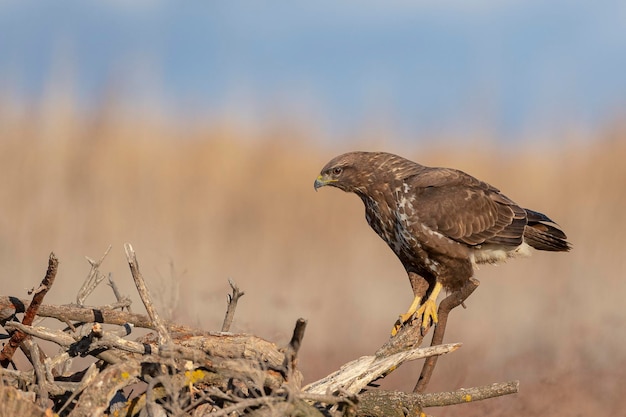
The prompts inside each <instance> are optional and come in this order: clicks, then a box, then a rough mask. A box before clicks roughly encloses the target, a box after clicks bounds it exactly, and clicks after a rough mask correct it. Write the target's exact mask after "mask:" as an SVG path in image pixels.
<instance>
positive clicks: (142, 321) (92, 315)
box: [0, 295, 194, 332]
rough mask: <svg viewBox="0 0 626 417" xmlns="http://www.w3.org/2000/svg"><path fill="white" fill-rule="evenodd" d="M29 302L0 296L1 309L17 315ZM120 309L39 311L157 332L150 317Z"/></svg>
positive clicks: (178, 328)
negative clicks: (128, 324)
mask: <svg viewBox="0 0 626 417" xmlns="http://www.w3.org/2000/svg"><path fill="white" fill-rule="evenodd" d="M29 302H30V301H29V300H27V299H23V298H17V297H10V296H5V295H0V309H2V310H4V311H7V312H9V311H12V312H13V314H15V313H23V312H24V311H25V306H26V305H28V304H29ZM114 307H118V305H117V304H112V305H110V306H98V307H89V306H83V307H81V306H76V305H73V304H66V305H46V304H42V305H41V306H40V307H39V310H38V311H37V315H38V316H39V317H50V318H54V319H57V320H60V321H62V322H64V323H66V322H69V321H77V322H81V323H103V324H113V325H118V326H122V325H124V324H125V323H131V324H132V325H133V326H135V327H140V328H143V329H152V330H156V329H155V327H154V325H153V323H152V320H151V319H150V317H148V316H146V315H145V314H136V313H130V312H125V311H118V310H114V309H112V308H114ZM166 327H167V329H168V330H169V331H170V332H193V331H194V329H193V328H191V327H188V326H183V325H180V324H176V323H167V322H166Z"/></svg>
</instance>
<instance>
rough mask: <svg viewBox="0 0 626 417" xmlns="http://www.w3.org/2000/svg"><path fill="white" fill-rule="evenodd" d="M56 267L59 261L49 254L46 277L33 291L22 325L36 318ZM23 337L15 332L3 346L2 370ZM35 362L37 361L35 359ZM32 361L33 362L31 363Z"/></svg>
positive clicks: (1, 356) (0, 357)
mask: <svg viewBox="0 0 626 417" xmlns="http://www.w3.org/2000/svg"><path fill="white" fill-rule="evenodd" d="M58 266H59V260H58V259H57V257H56V256H55V255H54V253H50V257H49V258H48V270H47V271H46V276H45V277H44V279H43V280H42V281H41V284H40V285H39V288H37V289H36V290H35V291H34V295H33V300H32V301H31V302H30V304H29V306H28V309H26V312H25V313H24V319H23V320H22V323H24V324H27V325H31V324H32V323H33V321H34V320H35V316H37V310H38V309H39V306H41V303H42V302H43V298H44V297H45V296H46V294H47V293H48V290H49V289H50V287H51V286H52V284H53V283H54V278H55V277H56V274H57V268H58ZM25 337H26V335H25V334H24V333H22V332H19V331H17V332H15V333H13V335H12V336H11V339H9V342H8V343H7V344H5V345H4V348H3V349H2V352H0V365H2V367H3V368H6V367H7V366H8V365H9V363H10V362H11V358H12V357H13V354H14V353H15V350H16V349H17V348H18V347H19V346H20V344H21V343H22V341H23V340H24V338H25ZM37 360H39V359H38V358H37ZM34 361H35V360H33V362H34Z"/></svg>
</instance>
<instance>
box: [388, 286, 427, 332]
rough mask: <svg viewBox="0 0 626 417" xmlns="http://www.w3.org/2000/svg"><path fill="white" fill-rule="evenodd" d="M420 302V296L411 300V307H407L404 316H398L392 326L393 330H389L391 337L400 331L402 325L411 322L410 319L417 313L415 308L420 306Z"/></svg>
mask: <svg viewBox="0 0 626 417" xmlns="http://www.w3.org/2000/svg"><path fill="white" fill-rule="evenodd" d="M421 301H422V296H421V295H416V296H415V298H413V302H412V303H411V306H410V307H409V309H408V311H407V312H406V313H404V314H400V317H398V320H396V323H395V324H394V325H393V329H391V335H392V336H395V335H396V334H397V333H398V331H400V329H401V328H402V326H403V325H404V323H407V322H408V321H410V320H411V318H412V317H413V314H415V312H416V311H417V307H418V306H419V305H420V302H421Z"/></svg>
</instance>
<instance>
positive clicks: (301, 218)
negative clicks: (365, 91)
mask: <svg viewBox="0 0 626 417" xmlns="http://www.w3.org/2000/svg"><path fill="white" fill-rule="evenodd" d="M114 110H115V109H112V110H111V109H106V108H105V109H103V110H102V111H101V112H99V113H98V115H97V117H95V118H89V119H87V118H79V117H78V116H76V115H75V113H73V112H71V111H64V110H63V107H62V106H60V108H54V107H50V108H44V109H39V110H35V111H32V112H28V114H22V113H16V112H12V111H11V108H10V106H0V125H1V126H2V128H1V131H2V138H1V139H0V181H1V182H0V262H1V265H2V268H1V272H0V282H1V283H2V291H1V292H2V293H3V294H10V295H17V296H26V289H27V288H30V287H32V286H33V285H35V284H36V283H39V281H40V280H41V278H42V277H43V274H44V272H45V269H46V264H47V257H48V254H49V252H50V251H54V252H55V253H56V254H57V256H58V257H59V259H60V261H61V263H60V268H59V274H58V276H57V281H56V283H55V287H54V288H53V289H52V291H51V292H50V293H49V294H48V296H47V300H46V301H47V302H48V303H68V302H71V301H73V300H74V298H75V295H76V291H77V289H78V287H79V285H80V284H81V283H82V280H83V279H84V277H85V275H86V274H87V272H88V270H89V265H88V263H87V262H86V260H85V258H84V257H85V256H89V257H91V258H99V257H100V256H101V255H102V253H104V251H105V250H106V248H107V247H108V246H109V245H112V247H113V248H112V251H111V253H110V254H109V256H108V258H107V260H106V261H105V263H104V264H103V267H102V270H103V271H110V272H112V273H113V276H114V278H115V279H116V280H117V282H118V283H119V285H120V287H121V288H122V289H124V290H127V293H132V294H134V291H132V283H131V281H132V280H131V278H130V275H129V273H128V270H127V265H126V261H125V257H124V255H123V248H122V244H123V243H124V242H131V243H132V244H133V246H134V247H135V250H136V251H137V254H138V257H139V261H140V263H141V266H142V269H143V273H144V276H145V277H146V279H147V280H148V282H149V283H150V285H151V289H152V292H153V293H154V294H155V297H156V298H157V300H158V303H159V307H160V309H161V311H162V312H163V313H164V314H165V315H167V316H168V317H169V318H171V319H174V320H177V321H180V322H183V323H188V324H193V325H199V326H201V327H203V328H205V329H215V330H217V329H219V327H220V325H221V320H222V318H223V314H224V311H225V300H226V294H227V293H228V291H229V287H228V281H227V280H228V278H232V279H233V280H234V281H235V282H237V284H238V285H239V286H240V287H241V288H242V289H243V290H244V291H245V292H246V295H245V297H244V298H243V299H242V300H241V301H240V305H239V308H238V311H237V315H236V318H235V323H234V330H235V331H240V332H250V333H256V334H258V335H259V336H262V337H265V338H267V339H270V340H272V341H275V342H277V343H286V342H287V341H288V338H289V337H290V335H291V331H292V329H293V325H294V323H295V321H296V319H297V318H298V317H304V318H306V319H308V321H309V324H308V328H307V333H306V335H305V338H304V345H303V347H302V350H301V354H300V367H301V369H302V371H303V373H304V376H305V380H306V381H307V382H310V381H312V380H315V379H317V378H319V377H322V376H324V375H326V374H328V373H330V372H331V371H333V370H334V369H336V368H337V367H338V366H339V365H340V364H342V363H344V362H346V361H348V360H350V359H354V358H356V357H358V356H361V355H366V354H371V353H372V352H373V351H374V350H375V349H376V348H377V347H378V346H379V345H381V344H382V343H383V342H384V341H385V340H386V338H387V337H388V335H389V330H390V329H391V326H392V324H393V322H394V320H395V319H396V317H397V314H399V313H400V312H403V311H404V310H405V309H406V307H407V306H408V304H409V303H410V301H411V298H412V297H411V290H410V286H409V283H408V280H407V278H406V275H405V273H404V270H403V269H402V267H401V265H400V263H399V262H398V261H397V260H396V259H395V257H394V255H393V254H392V253H391V251H389V250H388V249H387V247H386V246H385V244H384V243H383V242H382V241H381V240H380V239H379V238H378V237H377V236H376V235H375V233H374V232H373V231H371V230H370V229H369V227H368V226H367V224H366V222H365V220H364V216H363V207H362V203H361V202H360V201H359V200H358V199H357V198H356V197H355V196H353V195H348V194H344V193H341V192H340V191H338V190H334V189H322V190H320V192H318V193H315V192H314V190H313V180H314V179H315V177H316V175H317V173H318V172H319V169H320V168H321V167H322V166H323V165H324V164H325V163H326V162H327V161H328V160H329V159H330V158H331V157H332V156H334V155H336V154H338V153H340V152H343V151H347V150H350V149H354V148H361V149H366V148H367V149H372V150H374V149H376V150H387V151H391V152H395V153H399V154H402V155H404V156H407V157H409V158H411V159H413V160H416V161H419V162H421V163H423V164H425V165H438V166H451V167H455V168H459V169H462V170H464V171H466V172H468V173H471V174H473V175H475V176H477V177H479V178H481V179H484V180H485V181H487V182H490V183H491V184H493V185H495V186H496V187H498V188H500V189H502V190H504V191H505V193H506V194H507V195H508V196H509V197H511V198H512V199H514V200H515V201H517V202H519V203H520V204H522V205H524V206H526V207H528V208H532V209H535V210H538V211H542V212H544V213H546V214H548V215H549V216H550V217H552V218H553V219H554V220H556V221H557V222H558V223H559V224H560V225H561V226H562V227H563V229H564V230H565V231H566V232H567V233H568V235H569V237H570V240H571V242H572V243H573V246H574V249H573V251H572V252H571V253H567V254H563V253H557V254H553V253H535V255H534V256H533V257H531V258H529V259H522V260H515V261H511V262H509V263H507V264H505V265H501V266H498V267H492V266H485V267H484V268H482V269H481V270H480V271H478V273H477V278H478V279H479V280H480V281H481V286H480V288H479V289H478V290H477V291H476V292H475V293H474V294H473V295H472V297H470V298H469V300H468V301H467V302H466V304H467V309H465V310H463V309H459V310H455V311H454V312H453V313H452V315H451V317H450V322H449V325H448V331H447V334H446V340H447V341H449V342H462V343H463V348H462V349H461V350H459V351H458V352H455V353H453V354H451V355H449V356H447V357H444V358H442V359H441V360H440V361H439V364H438V368H437V369H436V371H435V374H434V377H433V381H432V383H431V385H430V387H429V390H430V391H433V390H453V389H456V388H459V387H468V386H475V385H483V384H489V383H492V382H500V381H507V380H513V379H519V380H520V383H521V390H520V393H519V394H517V395H514V396H508V397H506V398H500V399H493V400H489V401H486V402H483V403H474V404H467V405H462V406H456V407H451V408H447V409H441V410H431V411H430V412H431V413H432V414H435V415H437V416H442V417H443V416H452V415H464V416H487V415H489V416H496V415H497V416H500V415H506V416H522V415H524V416H527V415H548V416H575V415H581V416H582V415H607V416H608V415H612V416H616V415H626V412H625V411H624V409H625V408H626V407H624V404H623V398H624V397H625V396H626V385H625V384H624V380H625V379H626V348H625V347H624V346H626V308H625V307H624V304H623V300H624V297H625V296H626V251H625V249H626V245H624V243H623V234H624V232H626V217H625V212H626V163H624V159H625V157H626V129H619V128H615V129H607V130H606V131H604V132H598V133H597V134H596V136H595V137H593V138H586V140H575V139H563V140H562V141H561V142H559V145H556V144H554V143H550V144H548V145H543V144H542V143H541V141H539V140H537V141H534V142H533V141H529V142H528V143H527V144H525V145H520V144H517V145H516V144H512V145H511V146H510V147H506V146H502V145H500V146H497V145H495V144H494V142H493V141H489V140H487V139H489V138H487V139H485V140H475V141H473V142H472V143H471V144H464V145H458V142H453V143H456V144H457V145H454V146H453V145H451V146H450V147H443V146H434V145H432V146H430V145H428V143H429V141H428V140H422V141H420V142H419V143H418V144H407V143H399V142H397V141H393V140H392V139H389V138H387V139H386V140H371V138H370V139H369V140H368V141H367V142H365V141H363V142H359V141H358V139H353V140H352V142H347V141H346V142H344V143H340V144H338V145H336V146H333V145H329V144H328V143H325V144H324V145H319V144H316V139H315V134H314V132H315V130H314V129H311V130H308V129H307V128H306V127H293V126H291V125H290V124H289V123H285V124H284V125H281V124H280V123H277V124H276V125H275V126H270V127H266V128H263V129H261V130H260V131H256V132H254V133H253V134H251V133H250V132H249V131H246V130H243V129H238V128H237V126H236V124H235V123H228V122H223V123H210V124H209V123H202V122H195V123H186V124H183V123H178V124H177V123H174V122H172V121H163V120H159V119H157V118H141V117H138V118H134V119H131V118H130V117H123V116H121V115H120V114H119V113H118V112H115V111H114ZM438 143H442V142H441V141H438ZM111 299H112V297H111V295H110V294H109V290H108V289H107V288H106V286H103V287H102V288H99V289H98V290H97V291H96V293H95V294H94V295H93V296H92V298H91V299H89V300H88V302H90V303H92V304H98V303H103V302H109V301H111ZM138 304H139V300H138V298H136V297H135V305H136V309H139V306H138ZM419 366H420V364H415V365H412V366H408V367H403V368H401V369H400V370H398V371H397V372H396V374H393V375H391V376H390V377H389V378H388V379H387V380H385V381H384V382H383V388H394V389H402V390H407V391H408V390H411V389H412V387H413V385H414V382H415V379H416V377H417V374H418V373H419V369H420V368H419Z"/></svg>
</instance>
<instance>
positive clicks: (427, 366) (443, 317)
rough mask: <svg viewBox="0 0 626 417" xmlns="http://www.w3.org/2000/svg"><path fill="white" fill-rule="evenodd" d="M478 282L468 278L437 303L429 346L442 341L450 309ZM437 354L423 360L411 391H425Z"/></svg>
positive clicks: (463, 299)
mask: <svg viewBox="0 0 626 417" xmlns="http://www.w3.org/2000/svg"><path fill="white" fill-rule="evenodd" d="M479 284H480V282H479V281H478V280H477V279H474V278H470V280H469V281H468V282H467V283H466V284H465V285H464V286H463V287H462V288H461V289H460V290H458V291H455V292H454V293H452V294H450V295H449V296H447V297H446V298H444V299H443V300H442V301H441V303H440V304H439V309H438V311H437V315H438V316H439V323H437V325H436V326H435V331H434V332H433V338H432V341H431V342H430V344H431V346H436V345H440V344H442V343H443V336H444V334H445V332H446V324H447V323H448V315H449V314H450V312H451V311H452V309H454V308H456V307H458V306H459V305H461V304H462V303H463V301H465V300H466V299H467V297H469V296H470V295H471V294H472V293H473V292H474V290H475V289H476V288H478V285H479ZM437 359H438V358H437V356H432V357H430V358H428V359H426V361H425V362H424V366H423V367H422V372H421V373H420V376H419V378H418V380H417V383H416V384H415V388H413V392H424V391H426V387H427V386H428V382H429V381H430V377H431V376H432V374H433V371H434V370H435V365H436V364H437Z"/></svg>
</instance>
